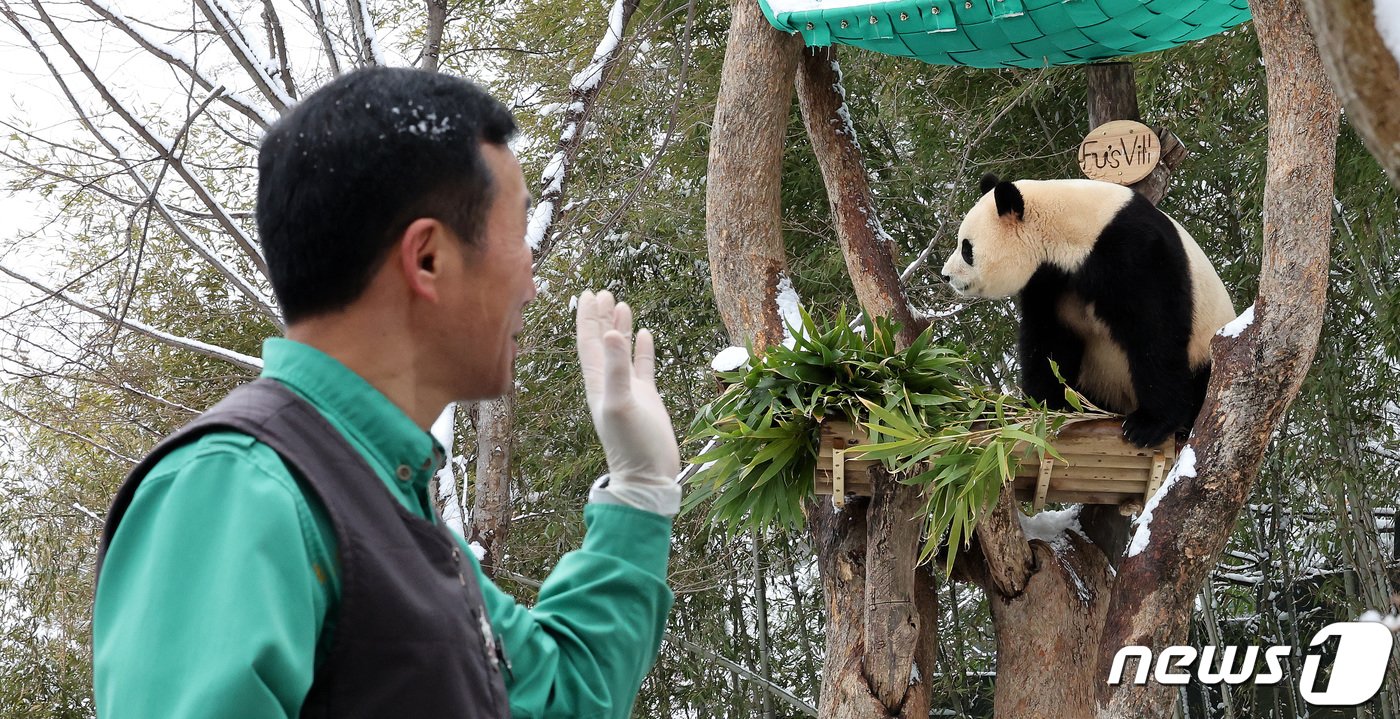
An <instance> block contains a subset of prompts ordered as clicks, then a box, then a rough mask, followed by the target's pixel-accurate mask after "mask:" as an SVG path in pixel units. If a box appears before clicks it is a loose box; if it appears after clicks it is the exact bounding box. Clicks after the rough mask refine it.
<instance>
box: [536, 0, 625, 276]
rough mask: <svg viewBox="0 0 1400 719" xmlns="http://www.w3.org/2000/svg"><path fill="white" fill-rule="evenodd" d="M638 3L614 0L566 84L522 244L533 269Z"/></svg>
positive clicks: (549, 240) (547, 244)
mask: <svg viewBox="0 0 1400 719" xmlns="http://www.w3.org/2000/svg"><path fill="white" fill-rule="evenodd" d="M638 2H639V0H613V5H612V10H611V11H610V12H609V13H608V26H607V28H606V29H605V30H604V31H603V37H602V39H601V40H599V42H598V47H597V48H596V49H595V50H594V51H593V59H592V60H591V61H590V62H589V64H588V65H587V66H586V67H585V68H584V69H583V70H581V71H579V72H578V73H576V74H575V75H574V76H573V79H572V80H570V81H569V98H570V103H569V106H568V108H567V109H566V110H565V111H564V130H563V132H562V133H561V134H560V136H559V144H558V146H557V148H556V149H555V151H554V156H553V157H551V158H550V159H549V162H548V163H546V165H545V169H544V176H543V177H541V178H540V184H541V186H542V189H541V190H540V193H539V197H538V198H537V199H536V201H535V208H534V210H533V211H531V213H530V222H529V226H528V229H527V230H526V233H525V241H526V242H527V243H529V245H530V247H532V248H534V249H535V256H536V259H535V266H536V267H541V266H542V263H543V262H544V260H545V258H546V257H548V256H549V253H550V251H551V250H552V249H553V248H554V237H553V233H552V230H553V229H554V225H555V219H556V217H557V216H558V211H559V208H562V207H563V200H564V189H565V186H566V184H567V183H568V180H569V174H570V169H571V168H572V167H573V164H574V160H576V159H577V158H578V153H579V148H580V147H582V145H583V135H584V128H585V127H587V122H588V118H589V116H590V115H592V114H593V107H594V105H595V103H596V102H597V100H598V95H599V93H600V92H601V91H602V88H603V83H604V81H605V80H606V79H607V78H608V77H610V76H611V74H612V71H613V68H614V67H615V66H616V65H617V60H618V58H619V57H620V56H621V47H622V33H623V31H624V29H625V28H626V27H627V23H628V21H630V20H631V19H632V14H633V13H634V12H636V10H637V4H638Z"/></svg>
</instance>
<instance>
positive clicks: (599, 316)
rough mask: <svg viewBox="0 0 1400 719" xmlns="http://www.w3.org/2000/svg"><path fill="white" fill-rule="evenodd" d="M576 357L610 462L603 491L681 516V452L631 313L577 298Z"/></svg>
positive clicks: (649, 346)
mask: <svg viewBox="0 0 1400 719" xmlns="http://www.w3.org/2000/svg"><path fill="white" fill-rule="evenodd" d="M577 336H578V358H579V365H580V367H581V368H582V370H583V386H584V390H585V391H586V393H587V395H588V409H589V412H590V413H591V414H592V416H593V427H594V429H595V430H596V431H597V432H598V439H599V440H601V441H602V443H603V452H604V454H606V455H607V458H608V474H609V475H610V480H609V483H608V485H607V490H608V492H609V493H610V494H611V495H612V496H613V497H615V498H616V499H617V500H618V501H620V502H622V503H624V504H628V505H630V506H633V507H636V508H638V509H645V510H647V511H650V512H655V513H657V514H663V515H666V516H673V515H675V513H676V512H677V511H678V510H679V509H680V501H681V488H680V485H679V484H677V483H676V475H677V474H679V473H680V464H681V460H680V450H679V448H678V447H677V446H676V435H675V431H674V430H673V429H672V428H671V417H670V415H668V414H667V413H666V407H665V406H664V405H663V404H662V402H661V395H660V394H659V393H658V392H657V391H656V378H655V366H656V355H655V348H654V346H653V343H652V337H651V332H650V331H648V330H645V329H644V330H640V331H639V332H637V338H636V348H635V354H634V350H633V347H632V344H633V342H632V308H630V307H628V306H627V303H625V302H614V301H613V296H612V294H611V293H609V292H608V291H607V290H603V291H601V292H599V293H597V294H594V293H592V292H584V293H583V294H582V295H580V296H579V298H578V335H577Z"/></svg>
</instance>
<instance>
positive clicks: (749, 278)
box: [705, 0, 801, 352]
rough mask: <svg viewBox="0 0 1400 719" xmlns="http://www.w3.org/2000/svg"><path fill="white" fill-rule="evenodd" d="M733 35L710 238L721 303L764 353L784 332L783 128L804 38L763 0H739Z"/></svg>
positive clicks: (720, 107)
mask: <svg viewBox="0 0 1400 719" xmlns="http://www.w3.org/2000/svg"><path fill="white" fill-rule="evenodd" d="M730 11H731V13H732V14H733V18H732V19H731V20H730V25H729V41H728V43H727V44H726V47H725V52H724V68H723V70H722V71H721V73H720V84H719V95H718V97H717V98H716V101H715V120H714V125H713V126H712V128H711V130H710V136H711V138H713V139H712V141H711V142H710V160H709V172H708V174H707V175H706V183H707V185H708V188H709V189H708V192H707V194H706V196H705V237H706V240H707V243H708V246H709V257H710V281H711V282H712V283H713V286H714V292H715V304H716V305H718V307H719V314H720V317H721V318H722V319H723V320H724V326H725V328H726V329H728V330H729V337H730V341H731V342H733V343H734V344H739V345H742V344H744V342H745V341H746V340H752V342H753V346H754V349H755V350H756V351H760V352H761V351H762V349H763V348H764V347H767V346H768V345H770V344H776V343H778V342H781V341H782V339H783V320H782V317H781V315H780V314H779V312H778V305H777V296H778V281H779V280H780V279H782V276H783V274H784V273H785V272H786V271H787V256H786V255H785V254H784V251H783V231H782V196H781V190H782V166H783V135H784V134H786V132H787V125H788V113H789V111H790V110H791V108H792V77H793V73H794V72H795V71H796V69H797V57H798V49H799V47H800V45H801V40H800V39H799V38H797V37H796V36H792V35H788V34H786V33H782V32H779V31H777V30H775V29H773V26H772V25H769V24H768V21H767V20H766V19H764V17H763V12H762V11H761V10H759V7H758V3H757V2H754V0H737V1H736V2H734V3H733V4H732V6H731V8H730Z"/></svg>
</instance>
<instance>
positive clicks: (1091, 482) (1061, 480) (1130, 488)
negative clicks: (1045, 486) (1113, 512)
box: [1016, 470, 1146, 496]
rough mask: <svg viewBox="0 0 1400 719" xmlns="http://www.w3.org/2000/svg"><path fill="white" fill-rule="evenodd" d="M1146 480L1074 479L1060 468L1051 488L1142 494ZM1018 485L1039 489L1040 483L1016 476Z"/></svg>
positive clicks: (1070, 490)
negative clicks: (1062, 472) (1064, 475)
mask: <svg viewBox="0 0 1400 719" xmlns="http://www.w3.org/2000/svg"><path fill="white" fill-rule="evenodd" d="M1145 486H1146V482H1145V481H1143V480H1141V479H1135V480H1107V479H1073V478H1067V477H1061V476H1060V475H1059V470H1056V471H1055V474H1054V475H1053V476H1052V477H1051V479H1050V483H1049V489H1050V491H1051V492H1052V493H1054V492H1108V493H1110V494H1131V495H1134V496H1140V495H1141V494H1142V488H1143V487H1145ZM1016 487H1017V488H1020V487H1027V488H1030V487H1035V488H1036V491H1037V492H1038V491H1039V487H1040V485H1039V483H1038V482H1036V481H1035V480H1033V479H1030V478H1021V477H1017V478H1016Z"/></svg>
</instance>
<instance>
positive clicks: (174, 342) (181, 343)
mask: <svg viewBox="0 0 1400 719" xmlns="http://www.w3.org/2000/svg"><path fill="white" fill-rule="evenodd" d="M0 273H3V274H6V275H9V276H10V277H12V278H14V279H16V280H19V281H20V282H23V283H25V284H27V285H29V286H30V287H33V288H34V289H37V290H39V291H40V292H43V293H44V294H46V295H48V296H50V297H53V298H54V299H57V300H59V301H61V302H63V303H65V304H68V305H70V306H72V307H76V308H77V309H80V310H82V311H84V312H87V313H88V314H91V315H94V316H96V317H100V318H102V319H104V320H106V321H107V322H109V323H111V324H113V325H116V326H118V327H124V328H126V329H129V330H131V331H133V332H139V333H141V334H143V335H146V336H147V337H150V338H151V339H154V340H156V341H158V342H162V343H164V344H167V345H170V346H172V347H179V348H181V349H186V350H189V351H191V352H197V353H199V354H202V355H204V356H205V357H212V358H214V359H219V360H223V361H225V362H230V363H232V364H235V365H238V366H239V367H243V368H244V369H250V370H254V371H257V370H261V369H262V360H261V359H258V358H257V357H250V356H248V355H245V354H243V353H241V352H234V351H233V350H230V349H224V348H223V347H219V346H218V345H211V344H209V343H207V342H200V341H199V340H194V339H190V338H188V337H180V336H178V335H172V334H170V333H168V332H162V331H160V330H158V329H156V328H154V327H152V326H150V325H148V324H146V323H144V322H138V321H136V320H133V319H129V318H120V317H116V316H114V315H112V314H111V313H110V312H105V311H103V310H101V309H98V308H96V307H93V306H92V305H89V304H87V303H86V302H83V301H81V300H78V299H76V298H73V297H70V296H69V295H67V294H65V293H63V292H61V291H59V290H55V289H51V288H49V287H46V286H45V285H44V284H42V283H40V282H38V281H37V280H33V279H30V278H29V277H27V276H25V275H23V274H20V273H18V272H15V271H14V270H11V269H9V268H8V267H5V266H4V265H0Z"/></svg>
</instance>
